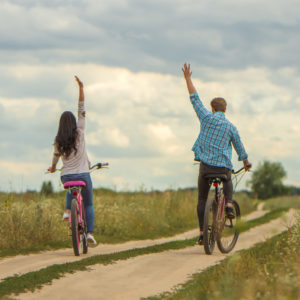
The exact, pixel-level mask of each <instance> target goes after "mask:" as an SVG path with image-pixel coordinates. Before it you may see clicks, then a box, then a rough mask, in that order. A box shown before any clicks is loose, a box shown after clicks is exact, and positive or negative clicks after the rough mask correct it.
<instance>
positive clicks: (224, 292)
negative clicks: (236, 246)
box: [147, 217, 300, 300]
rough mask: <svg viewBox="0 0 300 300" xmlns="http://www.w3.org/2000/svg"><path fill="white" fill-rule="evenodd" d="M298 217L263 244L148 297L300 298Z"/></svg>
mask: <svg viewBox="0 0 300 300" xmlns="http://www.w3.org/2000/svg"><path fill="white" fill-rule="evenodd" d="M299 282H300V217H299V218H298V222H297V224H296V225H295V226H294V227H292V228H291V229H289V230H288V231H287V232H285V233H282V234H280V235H278V236H276V237H273V238H272V239H270V240H267V241H266V242H264V243H260V244H257V245H256V246H254V247H253V248H251V249H248V250H243V251H240V252H238V253H237V254H235V255H233V256H231V257H228V258H227V259H225V260H224V261H222V262H221V263H220V264H219V265H215V266H213V267H210V268H208V269H206V270H205V271H204V272H202V273H198V274H194V275H193V276H192V278H191V279H190V280H189V281H188V282H186V283H185V284H183V285H181V286H178V287H177V289H175V290H174V292H171V293H164V294H162V295H160V296H157V297H149V298H147V299H149V300H150V299H151V300H159V299H172V300H180V299H184V300H186V299H190V300H192V299H201V300H202V299H203V300H211V299H216V300H221V299H222V300H233V299H300V286H299Z"/></svg>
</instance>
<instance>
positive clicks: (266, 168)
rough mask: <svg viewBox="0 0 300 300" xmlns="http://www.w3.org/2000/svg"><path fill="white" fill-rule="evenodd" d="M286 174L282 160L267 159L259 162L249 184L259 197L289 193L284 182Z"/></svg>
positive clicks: (265, 197) (264, 197)
mask: <svg viewBox="0 0 300 300" xmlns="http://www.w3.org/2000/svg"><path fill="white" fill-rule="evenodd" d="M285 176H286V171H285V170H284V168H283V166H282V164H281V163H280V162H270V161H267V160H265V161H263V162H262V163H259V165H258V167H257V169H256V170H255V171H254V172H253V173H252V177H251V180H250V181H249V182H248V184H249V185H250V187H251V190H252V192H253V193H254V194H255V195H256V196H257V197H258V198H259V199H267V198H270V197H275V196H280V195H283V194H286V193H288V191H287V187H286V186H284V184H283V183H282V180H283V178H284V177H285Z"/></svg>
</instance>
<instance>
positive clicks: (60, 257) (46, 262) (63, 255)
mask: <svg viewBox="0 0 300 300" xmlns="http://www.w3.org/2000/svg"><path fill="white" fill-rule="evenodd" d="M264 213H265V211H262V210H258V211H255V212H252V213H251V214H249V215H247V216H245V220H251V219H256V218H258V217H260V216H262V215H263V214H264ZM198 233H199V231H198V230H197V229H196V230H191V231H188V232H185V233H182V234H178V235H176V236H172V237H168V238H160V239H156V240H143V241H130V242H127V243H122V244H114V245H112V244H103V245H99V246H98V247H96V248H90V249H89V252H88V254H87V255H84V256H81V257H76V256H74V254H73V250H72V249H62V250H57V251H46V252H42V253H38V254H30V255H19V256H15V257H11V258H5V259H2V260H0V281H1V280H2V279H4V278H6V277H8V276H13V275H15V274H18V275H20V274H24V273H28V272H31V271H37V270H40V269H42V268H45V267H47V266H51V265H53V264H63V263H67V262H73V261H76V260H80V259H82V258H83V257H84V258H85V257H89V256H93V255H97V254H108V253H113V252H120V251H124V250H128V249H133V248H142V247H148V246H152V245H157V244H163V243H167V242H170V241H174V240H184V239H190V238H193V237H195V236H197V235H198Z"/></svg>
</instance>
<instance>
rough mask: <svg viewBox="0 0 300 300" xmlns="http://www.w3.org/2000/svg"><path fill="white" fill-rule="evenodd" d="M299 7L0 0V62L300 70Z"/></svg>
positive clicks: (252, 3)
mask: <svg viewBox="0 0 300 300" xmlns="http://www.w3.org/2000/svg"><path fill="white" fill-rule="evenodd" d="M299 10H300V5H299V3H298V2H297V1H296V0H292V1H290V2H289V5H287V4H286V1H283V0H276V1H275V2H274V1H270V0H264V1H248V0H247V1H240V2H236V1H229V0H226V1H222V2H220V1H208V0H206V1H201V2H199V1H198V2H197V1H194V0H186V1H179V0H176V1H171V0H166V1H163V2H161V1H151V2H150V1H142V2H141V1H137V0H131V1H130V0H114V1H102V2H101V3H97V2H95V1H94V0H88V1H85V2H84V3H83V2H81V1H65V2H61V1H43V2H41V1H26V2H24V1H19V0H18V1H17V0H13V1H5V0H4V1H1V4H0V18H1V24H2V26H1V27H0V34H1V41H0V49H1V54H2V55H1V57H0V61H1V62H2V63H3V64H7V62H16V61H17V62H19V63H20V62H22V61H27V62H31V63H48V64H56V63H59V64H61V63H70V64H73V63H95V64H101V65H103V64H105V65H109V66H113V67H123V68H126V69H129V70H133V71H153V72H160V73H171V74H173V75H176V74H178V73H179V71H178V69H179V68H178V67H179V65H180V64H181V63H182V62H184V61H185V60H189V61H191V62H192V63H193V65H194V66H195V69H196V68H202V67H209V68H218V69H223V70H228V69H232V70H243V69H245V68H248V67H251V66H255V67H265V68H269V69H270V68H271V69H278V68H282V67H293V68H297V72H299V69H298V67H295V65H296V62H297V61H299V55H300V54H299V51H298V48H299V42H300V40H299V39H300V37H299V34H298V32H299ZM11 20H14V21H13V22H12V21H11ZM202 76H203V77H205V74H203V75H202Z"/></svg>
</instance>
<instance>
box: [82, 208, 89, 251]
mask: <svg viewBox="0 0 300 300" xmlns="http://www.w3.org/2000/svg"><path fill="white" fill-rule="evenodd" d="M82 219H83V233H82V253H83V254H86V253H88V242H87V226H86V218H85V208H84V204H83V202H82Z"/></svg>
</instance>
